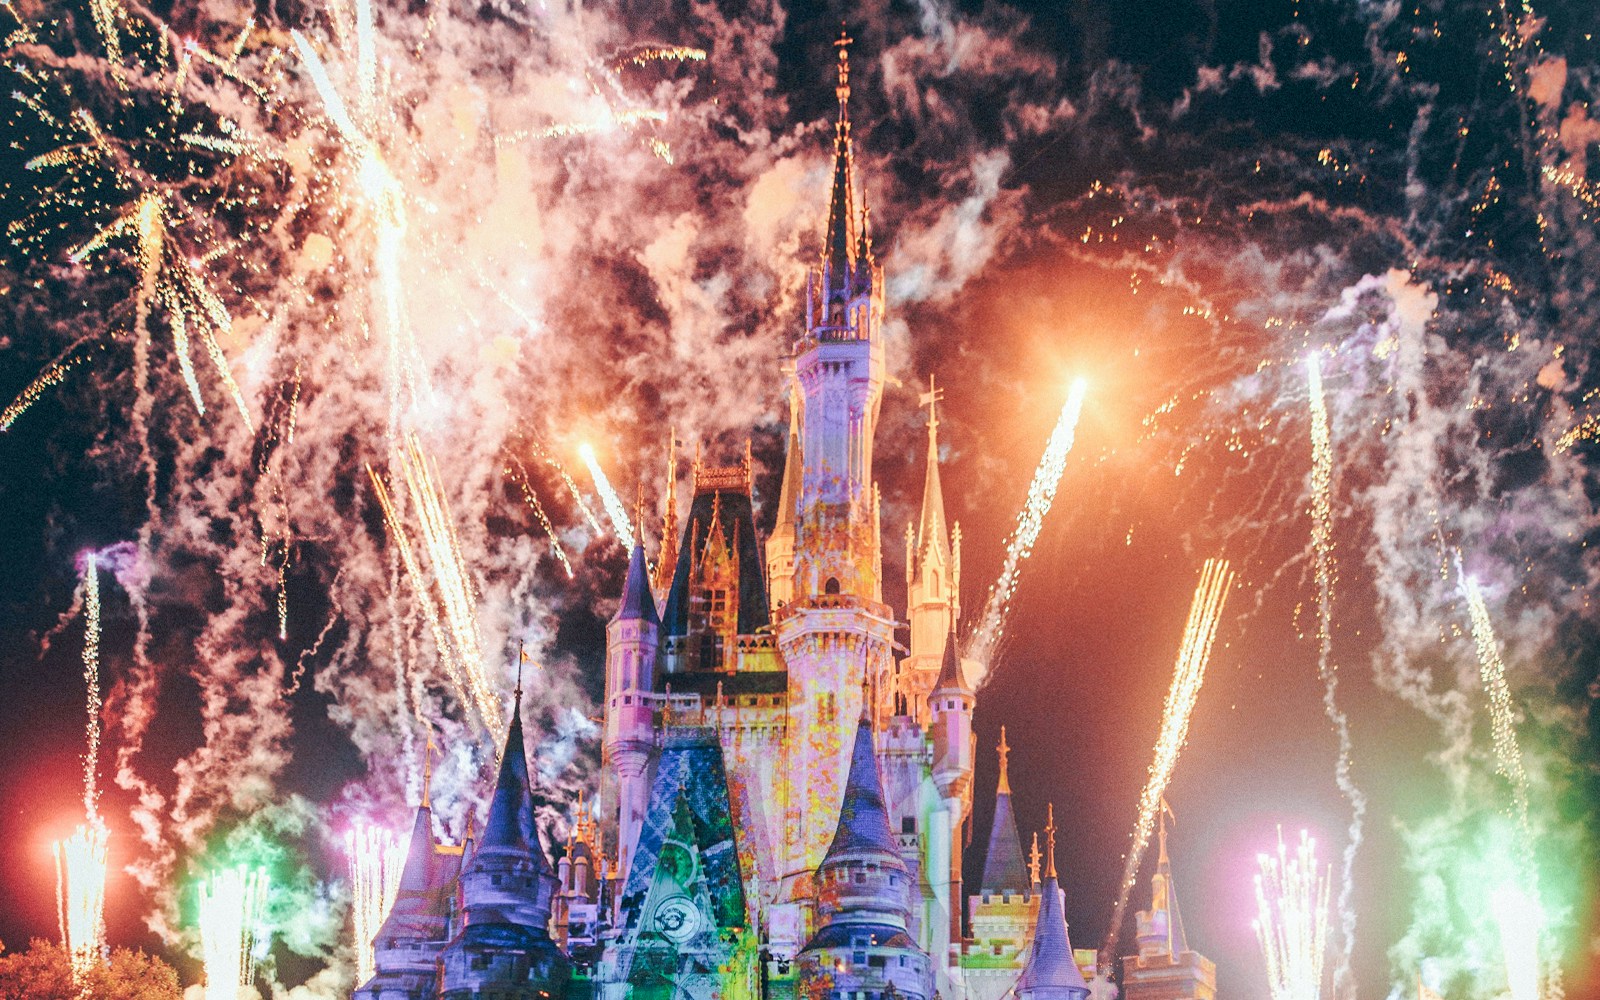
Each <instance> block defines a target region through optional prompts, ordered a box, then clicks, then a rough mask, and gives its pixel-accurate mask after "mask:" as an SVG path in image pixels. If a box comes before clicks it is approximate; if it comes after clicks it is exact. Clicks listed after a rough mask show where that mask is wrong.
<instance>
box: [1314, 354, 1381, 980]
mask: <svg viewBox="0 0 1600 1000" xmlns="http://www.w3.org/2000/svg"><path fill="white" fill-rule="evenodd" d="M1306 378H1307V384H1308V385H1309V387H1310V392H1309V397H1310V407H1311V554H1312V561H1313V564H1314V566H1315V571H1316V580H1317V676H1318V677H1320V678H1321V679H1322V709H1323V712H1324V714H1326V715H1327V717H1328V722H1329V723H1330V724H1331V725H1332V726H1333V729H1334V733H1335V735H1336V736H1337V738H1338V741H1339V758H1338V762H1337V763H1336V764H1335V765H1334V779H1335V781H1336V782H1337V783H1338V785H1339V792H1340V794H1342V795H1343V796H1344V798H1345V801H1346V802H1348V803H1350V827H1349V830H1348V837H1347V840H1346V842H1345V848H1344V855H1343V859H1342V862H1341V864H1340V869H1339V900H1338V905H1339V927H1340V934H1341V939H1342V940H1341V946H1340V948H1339V955H1338V961H1339V964H1338V968H1337V969H1336V970H1335V972H1334V979H1335V983H1336V986H1337V987H1338V990H1339V992H1340V993H1341V994H1346V995H1348V994H1347V990H1348V989H1349V988H1350V986H1351V980H1350V977H1351V972H1350V955H1351V952H1352V951H1353V950H1354V949H1355V936H1356V911H1355V903H1354V870H1355V860H1356V852H1357V851H1358V850H1360V848H1361V831H1362V825H1363V821H1364V819H1365V817H1366V812H1367V797H1366V795H1365V794H1364V793H1363V792H1362V791H1361V789H1360V788H1359V787H1357V785H1356V783H1355V779H1354V778H1353V777H1351V767H1350V755H1351V743H1350V720H1349V718H1348V717H1347V716H1346V715H1345V713H1344V711H1343V710H1342V709H1340V707H1339V702H1338V697H1337V695H1338V688H1339V665H1338V664H1337V663H1336V662H1335V661H1334V659H1333V592H1334V584H1335V583H1336V582H1337V579H1338V564H1337V563H1336V561H1335V560H1334V552H1333V443H1332V438H1331V435H1330V433H1329V430H1328V408H1327V404H1326V402H1325V401H1324V399H1323V393H1322V363H1321V360H1320V358H1319V357H1318V355H1317V354H1315V353H1313V354H1312V355H1311V356H1310V357H1308V358H1307V359H1306Z"/></svg>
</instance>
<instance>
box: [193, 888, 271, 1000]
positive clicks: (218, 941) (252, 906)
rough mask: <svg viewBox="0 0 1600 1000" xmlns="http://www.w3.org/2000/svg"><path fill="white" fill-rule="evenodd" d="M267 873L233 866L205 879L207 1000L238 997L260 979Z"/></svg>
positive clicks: (202, 915)
mask: <svg viewBox="0 0 1600 1000" xmlns="http://www.w3.org/2000/svg"><path fill="white" fill-rule="evenodd" d="M267 889H268V880H267V873H266V872H264V871H262V870H261V869H259V868H246V867H244V866H243V865H241V866H239V867H237V868H228V869H225V870H223V871H220V872H218V873H217V874H215V875H213V876H212V877H211V878H209V879H205V880H203V881H202V882H201V883H200V889H199V893H198V895H199V915H200V949H201V952H202V955H203V958H204V961H205V966H206V1000H239V996H240V994H239V991H240V990H241V989H243V988H244V987H247V986H249V985H251V983H252V982H253V981H254V980H255V977H256V954H257V950H258V947H260V946H263V945H265V944H266V940H265V935H264V933H263V928H262V926H261V925H262V919H263V917H264V916H265V910H266V901H267Z"/></svg>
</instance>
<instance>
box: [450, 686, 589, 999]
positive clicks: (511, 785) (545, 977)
mask: <svg viewBox="0 0 1600 1000" xmlns="http://www.w3.org/2000/svg"><path fill="white" fill-rule="evenodd" d="M516 701H517V704H515V705H513V707H512V712H511V729H510V732H509V733H508V734H507V736H506V745H505V749H504V750H503V751H502V753H501V757H500V774H499V777H498V778H497V779H496V781H495V789H494V797H493V798H492V799H490V801H489V819H488V821H487V822H486V823H484V826H483V836H482V838H481V839H480V840H479V841H478V843H477V844H476V847H475V849H474V850H473V852H472V856H471V859H470V860H466V861H464V862H463V866H462V870H461V883H460V884H461V929H460V931H459V932H458V933H457V934H456V936H455V938H454V939H453V940H452V941H451V942H450V943H449V944H448V945H446V946H445V949H444V951H443V953H442V954H440V956H439V993H438V997H439V1000H488V998H491V997H492V998H493V1000H562V998H564V997H565V996H566V994H567V985H568V982H569V981H570V979H571V977H572V970H571V967H570V966H569V965H568V962H567V956H566V955H564V954H562V952H561V949H560V948H558V947H557V946H556V943H555V942H554V941H552V940H551V939H550V911H551V903H552V900H553V897H554V896H555V892H556V885H557V882H556V876H555V873H554V872H553V871H551V870H550V861H549V859H548V858H547V857H546V856H545V852H544V845H543V844H542V843H541V842H540V839H539V830H538V826H537V823H536V822H535V818H534V807H533V789H532V786H531V784H530V782H529V779H528V758H527V750H526V749H525V747H524V745H523V737H522V707H521V704H520V703H521V701H522V690H521V688H518V690H517V698H516Z"/></svg>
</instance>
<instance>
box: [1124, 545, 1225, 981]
mask: <svg viewBox="0 0 1600 1000" xmlns="http://www.w3.org/2000/svg"><path fill="white" fill-rule="evenodd" d="M1232 586H1233V570H1232V569H1230V568H1229V567H1228V561H1227V560H1226V559H1207V560H1206V562H1205V565H1204V566H1203V567H1201V570H1200V583H1199V585H1198V586H1196V587H1195V591H1194V600H1193V601H1192V602H1190V604H1189V622H1188V624H1187V625H1185V626H1184V629H1183V645H1182V646H1181V647H1180V648H1179V650H1178V662H1177V665H1176V666H1175V667H1174V669H1173V673H1172V687H1171V688H1169V689H1168V690H1167V701H1166V704H1165V705H1164V706H1163V707H1162V712H1161V735H1160V736H1158V737H1157V738H1156V746H1155V759H1154V760H1153V761H1151V763H1150V777H1149V778H1148V779H1147V780H1146V781H1145V786H1144V792H1143V793H1142V794H1141V795H1140V796H1139V820H1138V822H1137V823H1136V824H1135V825H1134V828H1133V844H1132V846H1131V847H1130V848H1129V849H1128V859H1127V862H1126V863H1125V864H1124V865H1123V870H1122V888H1121V891H1120V892H1119V893H1118V894H1117V905H1116V908H1115V909H1114V910H1113V911H1112V914H1111V929H1110V932H1109V933H1108V934H1107V935H1106V943H1105V946H1104V947H1103V948H1101V956H1102V959H1103V961H1104V962H1108V963H1109V962H1110V961H1112V960H1113V958H1114V957H1115V956H1116V949H1117V938H1118V935H1119V933H1120V930H1121V927H1122V918H1123V915H1124V914H1126V913H1127V911H1128V897H1129V896H1130V895H1131V894H1132V892H1133V883H1134V880H1135V879H1136V878H1138V876H1139V863H1140V862H1141V861H1142V860H1143V859H1144V851H1145V848H1146V847H1148V846H1149V845H1150V834H1151V833H1152V832H1153V831H1154V830H1155V823H1156V816H1157V814H1158V813H1159V811H1160V809H1161V797H1162V796H1163V795H1165V794H1166V791H1167V782H1169V781H1171V780H1172V771H1173V768H1175V767H1176V766H1177V764H1178V755H1179V754H1180V753H1182V752H1183V745H1184V742H1185V741H1186V740H1187V739H1188V738H1189V717H1190V716H1191V715H1193V714H1194V705H1195V701H1196V700H1197V699H1198V698H1199V697H1200V683H1201V682H1202V681H1203V680H1205V676H1206V663H1207V662H1208V661H1210V659H1211V644H1212V642H1213V641H1214V640H1215V639H1216V637H1217V626H1218V624H1220V623H1221V621H1222V606H1223V605H1224V604H1225V603H1227V600H1228V590H1229V588H1231V587H1232Z"/></svg>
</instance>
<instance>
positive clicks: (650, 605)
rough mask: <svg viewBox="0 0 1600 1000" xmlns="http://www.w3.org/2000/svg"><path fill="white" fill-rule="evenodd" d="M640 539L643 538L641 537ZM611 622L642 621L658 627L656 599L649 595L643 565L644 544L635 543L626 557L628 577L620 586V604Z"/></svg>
mask: <svg viewBox="0 0 1600 1000" xmlns="http://www.w3.org/2000/svg"><path fill="white" fill-rule="evenodd" d="M640 538H641V539H642V538H643V536H642V535H641V536H640ZM612 621H644V622H647V623H649V624H651V625H660V624H661V616H660V615H659V614H657V613H656V599H655V598H654V597H652V596H651V594H650V570H649V569H648V568H647V567H646V566H645V563H644V543H643V542H642V541H636V542H635V543H634V545H633V553H632V554H631V555H630V556H629V557H628V576H627V579H625V580H624V581H623V584H622V603H621V604H620V605H618V607H617V613H616V616H615V617H614V618H612Z"/></svg>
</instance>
